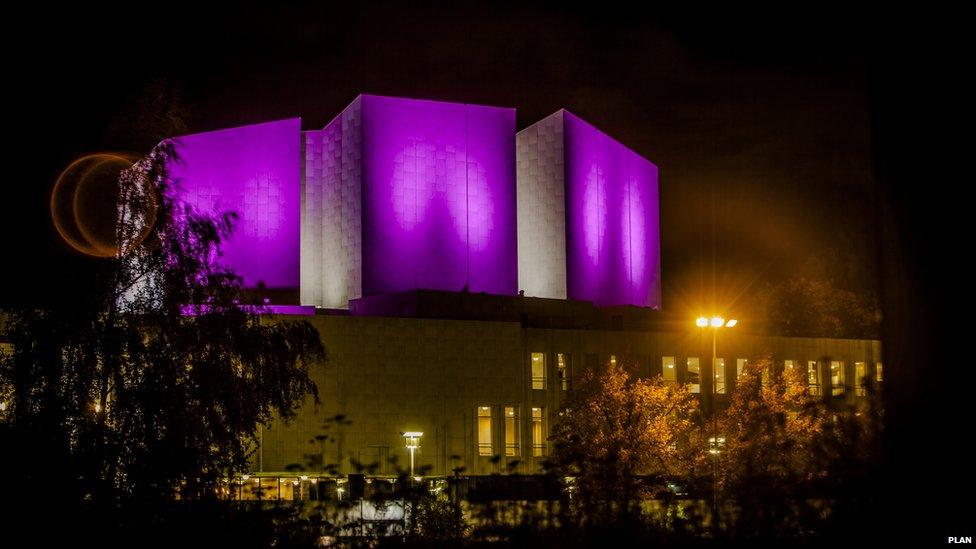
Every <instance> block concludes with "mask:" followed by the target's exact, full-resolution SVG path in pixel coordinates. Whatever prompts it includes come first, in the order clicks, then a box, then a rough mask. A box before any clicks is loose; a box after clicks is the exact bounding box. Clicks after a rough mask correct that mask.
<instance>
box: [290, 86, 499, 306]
mask: <svg viewBox="0 0 976 549" xmlns="http://www.w3.org/2000/svg"><path fill="white" fill-rule="evenodd" d="M304 180H305V185H304V189H303V199H304V204H305V206H304V210H303V211H304V216H303V231H302V243H303V246H302V292H301V295H302V302H303V303H304V304H309V305H318V306H324V307H346V306H347V304H348V301H349V300H350V299H355V298H358V297H363V296H370V295H377V294H382V293H387V292H396V291H402V290H411V289H433V290H447V291H462V290H468V291H471V292H486V293H490V294H509V295H512V294H515V293H516V291H517V284H518V259H517V243H516V228H515V225H516V219H515V216H516V212H515V210H516V199H515V110H514V109H506V108H497V107H485V106H477V105H465V104H458V103H444V102H438V101H424V100H414V99H400V98H392V97H380V96H373V95H361V96H360V97H358V98H357V99H356V100H355V101H353V103H352V104H351V105H349V106H348V107H347V108H346V109H345V110H344V111H343V112H342V113H341V114H340V115H339V116H337V117H336V118H335V119H334V120H333V121H332V122H330V123H329V125H328V126H326V128H325V129H323V130H322V131H320V132H306V134H305V178H304Z"/></svg>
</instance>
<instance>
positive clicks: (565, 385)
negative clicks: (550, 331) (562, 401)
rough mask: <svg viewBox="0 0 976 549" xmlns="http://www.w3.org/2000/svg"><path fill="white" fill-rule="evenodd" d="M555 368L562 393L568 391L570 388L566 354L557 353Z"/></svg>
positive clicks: (567, 356)
mask: <svg viewBox="0 0 976 549" xmlns="http://www.w3.org/2000/svg"><path fill="white" fill-rule="evenodd" d="M556 367H557V368H559V383H560V385H561V386H562V389H563V391H568V390H569V388H570V380H569V355H568V354H566V353H557V354H556Z"/></svg>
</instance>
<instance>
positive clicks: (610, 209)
mask: <svg viewBox="0 0 976 549" xmlns="http://www.w3.org/2000/svg"><path fill="white" fill-rule="evenodd" d="M517 139H518V152H519V157H518V177H519V181H518V192H519V226H518V230H519V237H518V241H519V283H520V286H521V287H522V289H523V290H525V292H526V295H533V296H539V297H550V298H556V299H563V298H567V297H568V298H569V299H576V300H585V301H592V302H593V303H594V304H595V305H597V306H600V307H602V306H617V305H636V306H639V307H652V308H655V309H658V308H660V306H661V254H660V222H659V204H658V169H657V166H655V165H654V164H653V163H651V162H650V161H648V160H647V159H645V158H643V157H641V156H640V155H638V154H637V153H635V152H633V151H631V150H630V149H628V148H627V147H625V146H623V145H622V144H620V143H619V142H617V141H615V140H614V139H612V138H611V137H609V136H608V135H606V134H605V133H603V132H601V131H600V130H598V129H596V128H594V127H593V126H591V125H590V124H588V123H586V122H584V121H583V120H581V119H580V118H578V117H577V116H575V115H573V114H572V113H570V112H568V111H566V110H560V111H558V112H556V113H555V114H553V115H551V116H549V117H547V118H545V119H543V120H541V121H539V122H537V123H536V124H534V125H532V126H530V127H528V128H526V129H524V130H522V131H521V132H519V135H518V138H517ZM561 197H563V198H564V200H565V202H564V203H563V204H559V200H560V198H561ZM561 207H565V214H564V215H563V214H562V212H561V211H560V208H561ZM563 243H565V247H563ZM563 281H565V288H563V286H562V283H563Z"/></svg>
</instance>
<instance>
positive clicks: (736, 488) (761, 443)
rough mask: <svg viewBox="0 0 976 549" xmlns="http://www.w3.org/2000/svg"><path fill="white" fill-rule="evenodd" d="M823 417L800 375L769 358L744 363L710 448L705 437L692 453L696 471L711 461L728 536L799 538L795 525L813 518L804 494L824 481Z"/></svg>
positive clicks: (821, 407)
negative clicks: (776, 365) (698, 450)
mask: <svg viewBox="0 0 976 549" xmlns="http://www.w3.org/2000/svg"><path fill="white" fill-rule="evenodd" d="M827 416H828V414H827V409H826V408H825V407H824V405H823V402H822V400H821V399H820V397H816V396H812V395H810V394H809V391H808V388H807V385H806V379H805V377H804V372H802V371H801V370H800V369H799V368H787V369H784V370H776V369H775V368H774V363H773V361H772V360H771V359H770V358H769V357H760V358H758V359H755V360H750V361H749V363H748V365H747V366H746V368H745V370H744V371H743V372H742V373H741V375H740V376H739V378H738V379H737V380H736V385H735V390H734V392H733V394H732V396H731V400H730V403H729V406H728V408H726V409H725V410H724V411H723V412H721V413H720V415H719V418H718V420H717V423H718V430H717V432H716V433H715V436H716V437H717V442H716V441H712V440H710V439H711V435H710V436H709V437H707V438H705V439H703V442H704V444H702V446H701V448H702V449H703V450H704V451H702V452H701V453H700V454H699V456H700V460H701V462H703V464H705V463H707V462H711V461H712V460H716V461H717V470H718V490H719V499H720V501H722V502H723V504H722V506H721V507H720V509H721V510H722V512H723V513H724V514H725V517H724V518H725V520H724V522H725V524H727V527H728V533H729V534H730V535H732V536H735V537H739V538H751V537H765V536H779V535H782V533H783V532H798V531H799V530H800V529H801V528H799V524H798V523H797V521H800V520H803V519H804V516H805V514H806V513H807V512H808V511H809V512H811V513H813V514H815V511H814V510H813V509H809V508H807V507H806V503H808V501H807V496H808V495H809V493H808V490H807V489H808V488H809V487H811V486H813V485H815V484H816V483H817V482H819V481H820V480H822V478H823V476H824V475H825V474H826V470H825V469H824V467H823V466H822V464H823V462H822V460H820V459H817V458H816V456H817V455H818V453H819V450H820V449H821V448H822V446H823V436H824V433H825V425H826V421H827ZM710 423H711V422H709V424H710ZM733 518H734V520H732V519H733ZM774 530H776V531H774Z"/></svg>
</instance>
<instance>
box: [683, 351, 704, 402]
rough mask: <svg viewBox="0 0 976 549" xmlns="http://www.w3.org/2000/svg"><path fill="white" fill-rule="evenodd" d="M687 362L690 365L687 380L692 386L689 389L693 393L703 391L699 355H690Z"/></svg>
mask: <svg viewBox="0 0 976 549" xmlns="http://www.w3.org/2000/svg"><path fill="white" fill-rule="evenodd" d="M685 364H686V365H687V366H688V379H687V380H686V381H687V383H688V384H690V387H689V388H688V390H689V391H691V392H692V393H700V392H701V365H700V364H699V362H698V357H697V356H690V357H688V359H687V361H686V362H685Z"/></svg>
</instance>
